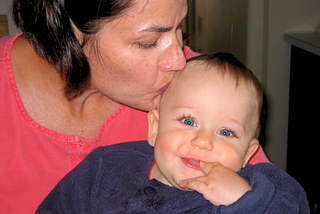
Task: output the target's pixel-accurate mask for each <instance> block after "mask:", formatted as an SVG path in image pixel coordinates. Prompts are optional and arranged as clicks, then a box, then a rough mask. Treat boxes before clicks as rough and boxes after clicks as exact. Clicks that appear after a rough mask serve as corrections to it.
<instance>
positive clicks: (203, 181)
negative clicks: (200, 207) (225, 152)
mask: <svg viewBox="0 0 320 214" xmlns="http://www.w3.org/2000/svg"><path fill="white" fill-rule="evenodd" d="M200 167H201V170H202V172H203V173H204V174H205V175H204V176H200V177H196V178H190V179H188V180H182V181H180V182H179V186H180V187H181V188H183V189H189V190H195V191H197V192H199V193H201V194H202V195H203V197H204V198H205V199H207V200H208V201H210V202H211V203H212V204H214V205H216V206H219V205H226V206H227V205H230V204H232V203H234V202H235V201H237V200H238V199H239V198H240V197H241V196H242V195H244V194H245V193H246V192H247V191H249V190H251V189H252V188H251V186H250V185H249V184H248V182H247V181H246V180H244V179H243V178H242V177H241V176H239V175H238V174H237V173H236V172H234V171H233V170H232V169H230V168H227V167H224V166H223V165H221V164H220V163H204V162H201V163H200Z"/></svg>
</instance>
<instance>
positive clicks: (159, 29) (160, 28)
mask: <svg viewBox="0 0 320 214" xmlns="http://www.w3.org/2000/svg"><path fill="white" fill-rule="evenodd" d="M187 16H188V13H186V15H185V16H184V17H183V19H182V21H181V22H180V24H181V23H182V22H183V21H184V20H185V19H186V18H187ZM172 28H173V27H172V26H170V27H165V26H151V27H147V28H145V29H142V30H140V31H139V33H143V32H157V33H161V32H168V31H170V30H172Z"/></svg>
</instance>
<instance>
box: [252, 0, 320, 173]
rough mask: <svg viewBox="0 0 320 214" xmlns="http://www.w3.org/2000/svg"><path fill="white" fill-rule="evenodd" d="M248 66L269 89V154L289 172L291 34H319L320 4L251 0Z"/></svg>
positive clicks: (296, 0) (303, 0) (318, 0)
mask: <svg viewBox="0 0 320 214" xmlns="http://www.w3.org/2000/svg"><path fill="white" fill-rule="evenodd" d="M248 9H249V13H248V14H249V17H251V18H250V21H251V22H250V21H249V22H248V26H249V28H248V42H247V49H248V55H247V64H248V67H250V68H251V69H253V70H254V71H255V72H256V75H257V76H258V77H259V79H260V80H261V82H262V84H263V86H264V87H265V91H266V95H267V99H268V113H269V116H268V123H267V133H266V135H267V136H266V137H267V142H266V145H265V152H266V153H267V156H268V157H269V158H270V160H271V161H272V162H273V163H274V164H275V165H277V166H278V167H280V168H282V169H285V168H286V154H287V132H288V124H287V123H288V107H289V106H288V102H289V78H290V74H289V71H290V45H288V44H286V43H285V42H284V40H283V36H284V34H285V33H287V32H292V31H295V32H299V31H315V27H316V26H317V25H318V24H320V0H294V1H293V0H249V6H248Z"/></svg>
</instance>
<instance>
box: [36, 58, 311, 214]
mask: <svg viewBox="0 0 320 214" xmlns="http://www.w3.org/2000/svg"><path fill="white" fill-rule="evenodd" d="M262 97H263V92H262V88H261V85H260V83H259V81H258V80H257V78H256V77H255V76H254V75H253V74H252V72H251V71H250V70H248V69H247V68H246V66H245V65H243V64H242V63H241V62H240V61H239V60H238V59H237V58H235V57H234V56H233V55H232V54H228V53H216V54H207V55H201V56H198V57H195V58H192V59H191V60H189V61H188V63H187V66H186V68H185V69H184V70H182V71H179V72H177V73H176V75H175V77H174V79H173V81H172V83H171V84H170V86H169V88H168V89H167V91H166V92H165V93H164V94H163V96H162V98H161V101H160V104H159V107H158V109H155V110H152V111H150V112H149V132H148V135H149V137H148V142H129V143H123V144H118V145H112V146H108V147H100V148H97V149H96V150H95V151H94V152H92V153H91V154H90V155H89V156H88V157H87V158H86V159H85V160H84V161H83V162H82V163H80V164H79V166H77V167H76V168H75V169H74V170H72V171H71V172H70V173H69V174H67V175H66V177H65V178H63V179H62V180H61V181H60V182H59V183H58V185H57V186H56V187H55V188H54V189H53V190H52V192H51V193H50V194H49V195H48V196H47V198H46V199H45V200H44V201H43V203H42V204H41V205H40V206H39V208H38V210H37V213H48V212H49V213H50V212H51V213H62V212H64V213H290V214H292V213H309V212H310V211H309V207H308V202H307V199H306V195H305V192H304V191H303V189H302V187H301V186H300V185H299V184H298V183H297V182H296V181H295V180H294V179H293V178H291V177H290V176H289V175H288V174H286V173H285V172H283V171H281V170H280V169H277V168H276V167H275V166H273V165H272V164H270V163H260V164H257V165H250V164H247V163H248V161H249V159H250V158H251V157H252V155H253V154H254V153H255V151H256V150H257V148H258V146H259V142H258V136H259V132H260V122H259V119H260V112H261V108H262ZM150 145H151V146H150ZM152 147H154V149H153V148H152ZM186 190H187V191H186ZM192 190H193V191H192Z"/></svg>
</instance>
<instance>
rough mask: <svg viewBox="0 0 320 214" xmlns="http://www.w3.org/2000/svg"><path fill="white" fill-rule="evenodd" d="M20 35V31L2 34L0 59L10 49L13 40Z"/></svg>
mask: <svg viewBox="0 0 320 214" xmlns="http://www.w3.org/2000/svg"><path fill="white" fill-rule="evenodd" d="M20 35H21V33H18V34H15V35H13V36H4V37H1V38H0V59H4V58H5V55H6V52H7V51H8V50H11V47H12V44H13V42H14V41H15V40H16V39H17V38H18V37H19V36H20Z"/></svg>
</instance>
